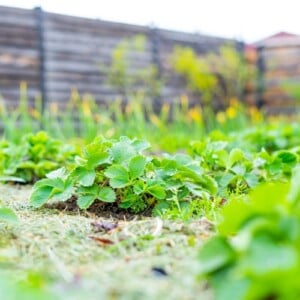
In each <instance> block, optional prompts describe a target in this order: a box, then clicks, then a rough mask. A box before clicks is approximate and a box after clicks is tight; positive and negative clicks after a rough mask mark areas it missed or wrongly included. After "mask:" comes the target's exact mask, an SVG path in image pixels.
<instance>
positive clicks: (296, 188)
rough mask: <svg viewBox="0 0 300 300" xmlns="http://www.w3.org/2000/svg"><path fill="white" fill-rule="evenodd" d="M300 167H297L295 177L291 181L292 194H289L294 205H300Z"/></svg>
mask: <svg viewBox="0 0 300 300" xmlns="http://www.w3.org/2000/svg"><path fill="white" fill-rule="evenodd" d="M299 183H300V166H298V167H296V168H295V170H294V172H293V177H292V179H291V187H290V192H289V194H288V199H289V201H290V202H292V203H294V204H298V205H299V203H300V184H299Z"/></svg>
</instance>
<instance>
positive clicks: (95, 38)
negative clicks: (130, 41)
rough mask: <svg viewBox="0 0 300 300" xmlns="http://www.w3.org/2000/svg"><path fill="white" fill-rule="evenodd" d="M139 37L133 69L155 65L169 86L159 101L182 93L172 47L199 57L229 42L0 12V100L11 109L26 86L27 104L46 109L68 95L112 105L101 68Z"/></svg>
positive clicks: (44, 14)
mask: <svg viewBox="0 0 300 300" xmlns="http://www.w3.org/2000/svg"><path fill="white" fill-rule="evenodd" d="M136 35H143V36H145V38H146V47H145V51H143V52H142V53H138V54H137V53H135V54H134V55H135V56H134V61H135V65H136V67H145V66H149V65H150V64H156V65H157V66H158V68H159V70H160V75H161V76H163V77H164V78H166V79H167V80H166V82H167V84H166V85H165V86H164V88H163V90H162V95H161V96H162V98H163V99H164V100H165V101H171V100H172V99H173V98H174V97H178V96H179V95H180V94H182V93H183V92H184V85H183V83H182V82H181V80H180V79H179V78H178V77H176V76H175V75H174V74H172V72H171V66H170V62H169V57H170V53H171V52H172V50H173V47H174V46H175V45H183V46H189V47H192V48H193V49H194V50H195V51H196V52H197V53H199V54H201V53H206V52H208V51H216V50H217V49H218V48H219V46H220V45H221V44H224V43H228V42H235V41H230V40H228V39H223V38H217V37H210V36H205V35H200V34H189V33H182V32H177V31H170V30H163V29H157V28H151V27H146V26H135V25H129V24H121V23H114V22H107V21H102V20H94V19H87V18H79V17H71V16H66V15H59V14H54V13H48V12H44V11H43V10H41V9H40V8H36V9H33V10H25V9H18V8H10V7H3V6H0V94H1V95H2V97H3V98H4V99H5V101H7V102H8V103H10V104H15V103H16V102H17V101H18V99H19V85H20V82H21V81H26V82H27V84H28V99H29V101H33V99H34V98H35V97H37V96H38V95H41V96H42V99H43V104H44V106H45V105H46V103H50V102H52V101H55V102H58V103H66V101H68V99H69V97H70V90H71V89H72V88H76V89H77V90H78V91H79V93H81V94H84V93H89V94H92V95H93V96H94V97H95V99H96V100H97V101H98V102H104V101H110V100H114V99H115V98H116V97H117V96H118V92H117V91H116V90H115V89H114V88H113V87H112V86H110V85H109V84H108V83H107V74H105V72H104V71H103V69H101V67H100V66H101V65H103V64H108V63H109V62H110V60H111V54H112V50H113V49H114V48H115V47H116V46H117V45H118V44H119V43H120V41H122V40H123V39H124V38H129V37H133V36H136Z"/></svg>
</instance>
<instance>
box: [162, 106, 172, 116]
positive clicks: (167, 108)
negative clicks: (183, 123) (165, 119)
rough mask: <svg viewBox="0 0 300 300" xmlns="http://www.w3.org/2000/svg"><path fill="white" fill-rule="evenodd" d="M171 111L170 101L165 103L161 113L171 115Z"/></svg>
mask: <svg viewBox="0 0 300 300" xmlns="http://www.w3.org/2000/svg"><path fill="white" fill-rule="evenodd" d="M169 112H170V104H169V103H164V104H163V105H162V108H161V113H162V115H163V116H169Z"/></svg>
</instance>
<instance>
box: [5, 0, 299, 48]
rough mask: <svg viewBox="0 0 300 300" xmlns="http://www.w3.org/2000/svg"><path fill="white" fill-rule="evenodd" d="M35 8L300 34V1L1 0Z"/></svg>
mask: <svg viewBox="0 0 300 300" xmlns="http://www.w3.org/2000/svg"><path fill="white" fill-rule="evenodd" d="M0 5H4V6H15V7H22V8H33V7H35V6H41V7H42V8H43V9H44V10H46V11H50V12H57V13H61V14H67V15H74V16H82V17H90V18H97V19H103V20H111V21H118V22H124V23H130V24H139V25H152V26H153V25H154V26H156V27H160V28H166V29H173V30H180V31H187V32H197V33H202V34H209V35H215V36H220V37H228V38H236V39H239V40H242V41H245V42H248V43H252V42H256V41H258V40H260V39H263V38H265V37H267V36H270V35H272V34H274V33H277V32H279V31H287V32H291V33H295V34H300V1H299V0H284V1H283V0H247V1H245V0H205V1H204V0H184V1H182V0H181V1H179V0H73V1H71V0H0ZM0 18H1V16H0Z"/></svg>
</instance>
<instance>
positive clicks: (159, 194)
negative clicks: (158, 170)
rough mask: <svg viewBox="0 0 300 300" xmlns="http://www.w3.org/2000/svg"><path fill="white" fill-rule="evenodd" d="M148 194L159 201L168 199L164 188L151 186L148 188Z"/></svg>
mask: <svg viewBox="0 0 300 300" xmlns="http://www.w3.org/2000/svg"><path fill="white" fill-rule="evenodd" d="M147 192H148V193H149V194H151V195H152V196H154V197H155V198H157V199H161V200H162V199H165V198H166V192H165V189H164V188H163V187H162V186H159V185H153V186H149V187H148V188H147Z"/></svg>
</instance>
